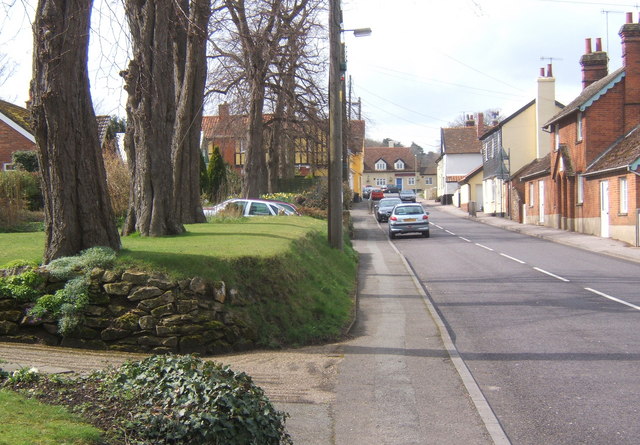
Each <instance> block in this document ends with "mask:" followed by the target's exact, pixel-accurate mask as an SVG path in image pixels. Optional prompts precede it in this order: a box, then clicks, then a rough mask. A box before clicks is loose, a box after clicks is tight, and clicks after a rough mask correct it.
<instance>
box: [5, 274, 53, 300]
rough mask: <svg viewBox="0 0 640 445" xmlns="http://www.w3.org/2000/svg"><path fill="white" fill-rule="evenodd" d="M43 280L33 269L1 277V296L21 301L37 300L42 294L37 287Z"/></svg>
mask: <svg viewBox="0 0 640 445" xmlns="http://www.w3.org/2000/svg"><path fill="white" fill-rule="evenodd" d="M43 281H44V280H43V278H42V277H41V276H40V274H38V273H37V272H36V271H35V270H33V269H29V270H27V271H25V272H22V273H21V274H19V275H9V276H6V277H3V278H0V296H2V297H5V298H14V299H15V300H17V301H19V302H28V301H35V300H36V299H37V298H38V297H39V296H40V295H41V292H39V291H38V290H37V289H38V287H39V286H40V285H41V284H42V283H43Z"/></svg>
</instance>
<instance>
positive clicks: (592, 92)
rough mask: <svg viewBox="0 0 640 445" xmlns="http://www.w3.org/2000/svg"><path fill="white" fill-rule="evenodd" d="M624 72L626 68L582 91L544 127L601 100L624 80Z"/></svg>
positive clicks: (621, 68)
mask: <svg viewBox="0 0 640 445" xmlns="http://www.w3.org/2000/svg"><path fill="white" fill-rule="evenodd" d="M624 70H625V67H624V66H623V67H620V68H618V69H617V70H615V71H614V72H613V73H611V74H609V75H608V76H605V77H603V78H602V79H600V80H598V81H596V82H594V83H592V84H591V85H589V86H588V87H586V88H585V89H584V90H582V92H581V93H580V94H579V95H578V97H576V98H575V99H574V100H573V101H571V102H570V103H569V105H567V106H566V107H565V108H564V109H563V110H562V111H561V112H559V113H558V114H556V115H555V116H554V117H552V118H551V120H549V121H548V122H547V123H545V124H544V125H543V127H546V126H548V125H550V124H553V123H554V122H557V121H559V120H560V119H562V118H563V117H566V116H568V115H570V114H571V113H573V112H574V111H576V110H578V109H579V108H580V107H581V106H583V105H585V104H586V103H587V102H589V101H590V100H596V99H597V98H599V97H600V95H601V94H603V92H606V91H607V90H608V89H609V88H610V87H611V86H612V85H614V84H615V83H616V82H617V81H619V80H620V79H621V78H622V76H623V75H624V72H625V71H624ZM619 76H620V77H619Z"/></svg>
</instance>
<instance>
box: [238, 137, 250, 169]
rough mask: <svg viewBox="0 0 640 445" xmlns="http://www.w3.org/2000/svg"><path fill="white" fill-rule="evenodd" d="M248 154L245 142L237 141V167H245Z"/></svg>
mask: <svg viewBox="0 0 640 445" xmlns="http://www.w3.org/2000/svg"><path fill="white" fill-rule="evenodd" d="M246 156H247V154H246V153H245V147H244V140H243V139H240V140H239V141H236V152H235V161H236V166H241V165H244V162H245V160H246Z"/></svg>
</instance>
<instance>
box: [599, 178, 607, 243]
mask: <svg viewBox="0 0 640 445" xmlns="http://www.w3.org/2000/svg"><path fill="white" fill-rule="evenodd" d="M600 236H601V237H603V238H609V181H600Z"/></svg>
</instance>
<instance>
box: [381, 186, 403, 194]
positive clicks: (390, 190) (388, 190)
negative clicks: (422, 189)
mask: <svg viewBox="0 0 640 445" xmlns="http://www.w3.org/2000/svg"><path fill="white" fill-rule="evenodd" d="M383 191H384V192H385V193H400V187H398V186H397V185H388V186H386V187H385V188H384V189H383Z"/></svg>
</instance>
